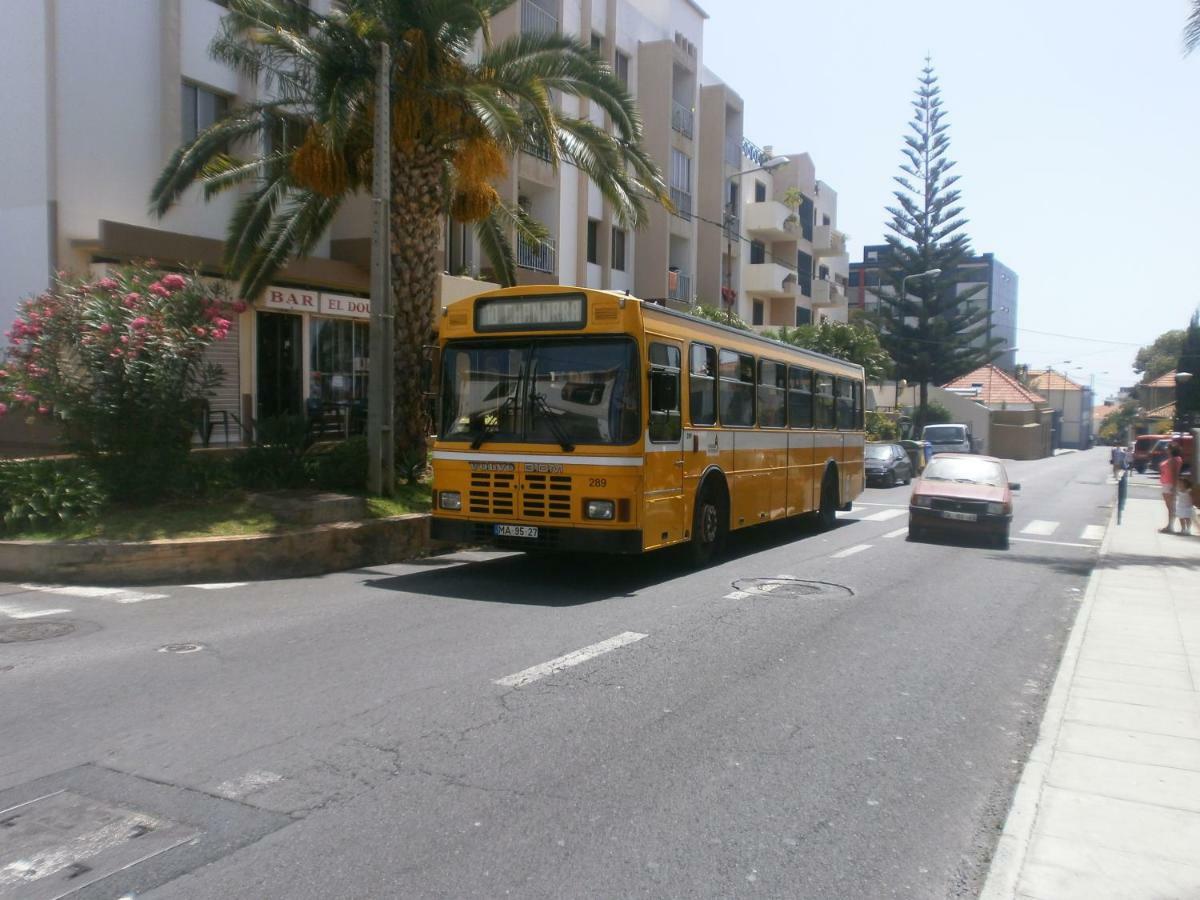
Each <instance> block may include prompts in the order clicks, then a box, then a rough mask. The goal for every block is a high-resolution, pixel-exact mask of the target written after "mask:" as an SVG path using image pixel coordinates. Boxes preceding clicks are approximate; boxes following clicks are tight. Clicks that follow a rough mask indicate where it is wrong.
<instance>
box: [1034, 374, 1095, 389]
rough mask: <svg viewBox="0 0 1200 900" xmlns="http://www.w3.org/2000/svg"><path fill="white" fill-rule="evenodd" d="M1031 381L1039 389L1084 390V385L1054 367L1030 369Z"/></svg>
mask: <svg viewBox="0 0 1200 900" xmlns="http://www.w3.org/2000/svg"><path fill="white" fill-rule="evenodd" d="M1029 383H1030V384H1032V385H1033V387H1034V388H1035V389H1036V390H1039V391H1082V390H1083V385H1081V384H1076V383H1075V382H1074V381H1072V380H1071V379H1070V378H1068V377H1067V376H1066V375H1061V374H1059V373H1058V372H1055V371H1054V370H1053V369H1044V370H1042V371H1038V370H1036V369H1030V370H1029Z"/></svg>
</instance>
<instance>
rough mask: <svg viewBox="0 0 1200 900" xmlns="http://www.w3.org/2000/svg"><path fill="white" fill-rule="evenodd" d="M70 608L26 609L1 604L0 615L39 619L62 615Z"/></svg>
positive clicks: (12, 617) (13, 617) (11, 617)
mask: <svg viewBox="0 0 1200 900" xmlns="http://www.w3.org/2000/svg"><path fill="white" fill-rule="evenodd" d="M69 612H70V610H69V609H26V608H25V607H23V606H8V605H0V616H8V617H9V618H10V619H39V618H41V617H42V616H61V615H63V614H65V613H69Z"/></svg>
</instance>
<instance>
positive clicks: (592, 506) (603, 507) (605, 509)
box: [583, 500, 616, 519]
mask: <svg viewBox="0 0 1200 900" xmlns="http://www.w3.org/2000/svg"><path fill="white" fill-rule="evenodd" d="M583 515H584V517H585V518H588V519H611V518H613V516H615V515H616V505H615V504H614V503H613V502H612V501H611V500H589V501H587V503H586V504H585V506H584V508H583Z"/></svg>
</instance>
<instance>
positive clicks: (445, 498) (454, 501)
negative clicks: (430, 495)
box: [438, 491, 462, 509]
mask: <svg viewBox="0 0 1200 900" xmlns="http://www.w3.org/2000/svg"><path fill="white" fill-rule="evenodd" d="M438 506H440V507H441V508H442V509H462V494H460V493H459V492H458V491H439V492H438Z"/></svg>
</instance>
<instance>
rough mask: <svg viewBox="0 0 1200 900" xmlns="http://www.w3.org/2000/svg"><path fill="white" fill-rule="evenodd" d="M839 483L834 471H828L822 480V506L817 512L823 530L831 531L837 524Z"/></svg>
mask: <svg viewBox="0 0 1200 900" xmlns="http://www.w3.org/2000/svg"><path fill="white" fill-rule="evenodd" d="M837 505H838V485H837V478H836V477H835V476H834V474H833V472H826V473H825V477H824V478H823V479H822V480H821V508H820V510H819V512H818V513H817V522H818V524H819V525H820V527H821V530H822V531H829V530H830V529H832V528H833V527H834V526H835V525H837Z"/></svg>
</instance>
